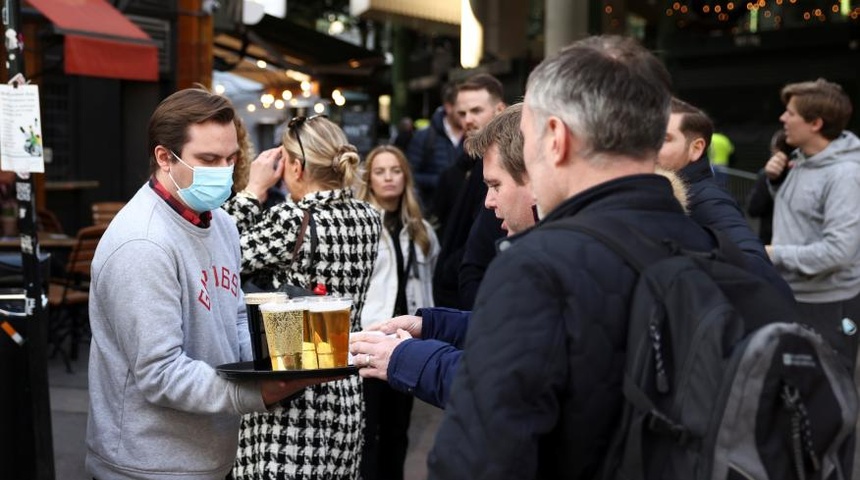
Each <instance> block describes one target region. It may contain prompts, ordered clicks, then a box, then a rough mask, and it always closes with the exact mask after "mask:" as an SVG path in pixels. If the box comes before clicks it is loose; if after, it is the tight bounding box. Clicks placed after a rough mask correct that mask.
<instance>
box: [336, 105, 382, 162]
mask: <svg viewBox="0 0 860 480" xmlns="http://www.w3.org/2000/svg"><path fill="white" fill-rule="evenodd" d="M341 128H343V132H344V133H345V134H346V138H347V139H349V143H351V144H353V145H355V148H357V149H358V154H359V155H361V158H362V159H363V158H364V156H365V155H367V152H369V151H370V150H371V149H372V148H373V147H374V146H375V145H376V111H375V110H368V111H364V112H343V114H342V117H341Z"/></svg>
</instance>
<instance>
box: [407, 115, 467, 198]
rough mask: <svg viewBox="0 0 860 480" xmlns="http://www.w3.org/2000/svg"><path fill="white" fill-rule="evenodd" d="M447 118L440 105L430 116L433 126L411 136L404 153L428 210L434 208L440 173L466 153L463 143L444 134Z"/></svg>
mask: <svg viewBox="0 0 860 480" xmlns="http://www.w3.org/2000/svg"><path fill="white" fill-rule="evenodd" d="M444 118H445V110H444V109H443V108H442V107H439V108H437V109H436V111H435V112H433V116H432V117H431V118H430V125H429V126H427V128H422V129H421V130H418V131H417V132H415V134H414V135H412V140H410V142H409V148H408V149H407V150H406V152H405V153H406V158H408V159H409V166H410V167H411V168H412V175H413V176H414V178H415V184H416V186H417V188H418V195H419V197H421V202H422V204H423V206H424V209H425V210H424V211H425V212H429V211H431V210H432V207H433V205H432V204H433V198H434V196H435V195H436V187H437V185H439V175H441V174H442V172H444V171H445V169H447V168H448V167H450V166H451V165H453V164H454V162H455V161H456V160H457V158H459V157H460V154H461V153H462V152H463V147H462V142H460V145H456V146H455V145H454V144H453V143H451V140H450V139H449V138H448V134H446V133H445V126H444V124H443V123H442V119H444Z"/></svg>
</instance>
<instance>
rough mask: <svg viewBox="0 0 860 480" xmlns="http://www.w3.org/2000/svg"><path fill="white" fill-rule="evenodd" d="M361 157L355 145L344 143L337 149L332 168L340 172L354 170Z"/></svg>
mask: <svg viewBox="0 0 860 480" xmlns="http://www.w3.org/2000/svg"><path fill="white" fill-rule="evenodd" d="M359 161H361V158H359V156H358V150H357V149H356V148H355V146H353V145H350V144H346V145H341V146H340V147H339V148H338V149H337V154H335V158H334V165H333V166H334V168H335V170H339V171H341V172H346V171H351V170H355V169H356V167H357V166H358V162H359Z"/></svg>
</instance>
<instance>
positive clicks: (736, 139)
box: [23, 0, 860, 232]
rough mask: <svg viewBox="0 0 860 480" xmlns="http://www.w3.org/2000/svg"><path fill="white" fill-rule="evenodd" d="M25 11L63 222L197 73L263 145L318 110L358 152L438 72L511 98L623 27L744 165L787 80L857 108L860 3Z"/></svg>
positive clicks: (278, 3) (119, 166) (363, 0)
mask: <svg viewBox="0 0 860 480" xmlns="http://www.w3.org/2000/svg"><path fill="white" fill-rule="evenodd" d="M23 23H24V32H23V33H24V40H25V47H26V66H27V77H28V78H29V79H31V80H32V81H33V82H34V83H37V84H39V85H40V92H41V100H42V108H43V117H42V118H43V136H44V142H45V145H46V147H47V148H46V151H47V152H48V158H49V160H50V163H49V164H48V165H47V166H46V173H45V175H44V176H43V178H40V179H39V180H38V182H37V184H38V191H39V199H38V201H39V204H40V205H46V206H47V207H48V208H50V209H52V210H55V211H56V213H58V215H59V216H60V217H61V218H62V219H63V220H64V222H65V223H67V230H69V231H72V232H73V231H75V230H76V228H78V227H80V226H83V225H85V224H86V223H87V221H88V219H89V215H90V214H89V205H90V204H91V203H92V202H94V201H100V200H124V199H127V198H129V197H130V196H131V195H132V193H133V192H134V191H135V190H136V189H137V188H138V187H139V185H140V184H141V183H142V182H143V180H144V179H145V178H146V176H147V172H148V170H147V162H146V152H147V150H148V147H147V144H146V143H147V140H146V127H147V125H146V124H147V120H148V117H149V114H150V112H151V111H152V109H153V108H154V107H155V105H156V104H157V103H158V102H159V101H160V100H161V99H162V98H164V97H165V96H166V95H168V94H169V93H171V92H173V91H175V90H177V89H179V88H184V87H189V86H192V85H194V84H202V85H204V86H206V87H208V88H212V89H214V90H215V91H217V92H219V93H222V94H224V95H227V96H228V97H230V98H231V99H232V100H233V101H234V103H235V104H236V106H237V108H238V109H239V110H240V111H241V112H242V113H241V114H242V116H243V118H244V119H245V121H246V123H247V124H248V127H249V131H250V132H251V136H252V140H253V142H254V144H255V145H256V147H257V148H258V149H260V150H261V149H264V148H268V147H270V146H272V145H274V144H276V143H278V137H279V135H280V128H281V125H282V124H283V122H284V120H285V119H288V118H290V117H291V116H293V115H297V114H313V113H324V114H327V115H329V116H330V117H332V118H333V119H335V120H336V121H338V122H340V123H341V124H342V126H343V127H344V129H345V131H346V132H347V134H348V135H349V136H350V138H351V140H352V141H353V142H354V143H355V144H356V145H357V146H358V147H359V149H360V150H361V151H362V152H366V151H367V150H369V149H370V148H372V147H373V146H374V145H375V144H377V143H383V142H388V141H389V137H390V136H391V134H392V131H393V129H392V128H391V126H392V125H396V124H397V122H398V121H399V120H400V118H401V117H403V116H409V117H411V118H413V119H422V118H425V119H426V118H429V116H430V115H431V114H432V112H433V110H434V109H435V108H436V107H437V106H438V105H439V104H440V103H441V98H440V90H441V87H442V86H443V85H444V84H445V83H446V82H448V81H457V80H460V79H463V78H465V77H466V76H468V75H469V74H471V73H473V72H477V71H483V72H488V73H491V74H493V75H496V76H497V77H498V78H500V79H501V80H502V81H503V83H504V85H505V89H506V97H507V100H508V101H511V102H513V101H517V100H518V99H520V98H521V96H522V93H523V88H524V85H525V80H526V78H527V76H528V72H529V71H530V70H531V68H532V67H533V66H534V65H536V64H537V63H538V62H539V61H540V60H541V59H542V58H543V57H544V55H545V54H546V53H547V52H553V51H556V50H557V49H558V48H561V47H562V46H564V45H565V44H567V43H569V42H571V41H573V40H576V39H578V38H581V37H583V36H586V35H589V34H594V33H615V34H623V35H630V36H633V37H636V38H638V39H640V40H641V41H642V42H643V43H644V44H645V45H647V46H648V47H650V48H652V49H654V50H655V51H656V52H657V53H658V55H660V56H661V57H662V58H663V59H664V60H665V62H666V64H667V65H668V66H669V69H670V71H671V72H672V74H673V77H674V81H675V88H676V92H677V94H678V95H679V96H680V97H682V98H683V99H685V100H687V101H689V102H691V103H694V104H696V105H698V106H701V107H702V108H704V109H705V110H706V111H707V112H708V113H709V114H710V115H711V116H712V117H713V118H714V120H715V122H716V124H717V127H718V129H719V130H720V131H721V132H723V133H725V134H726V135H728V137H729V138H731V140H732V141H733V143H734V145H735V153H734V157H733V159H732V164H731V166H732V167H734V168H739V169H743V170H750V171H754V170H756V169H757V168H759V167H760V166H761V165H763V163H764V161H765V159H766V158H767V143H768V139H769V138H770V135H771V134H772V132H773V131H774V130H775V129H777V128H779V122H778V117H779V114H780V112H781V111H782V108H783V107H782V104H781V102H780V100H779V94H778V93H779V90H780V88H781V87H782V86H783V85H784V84H786V83H789V82H795V81H801V80H809V79H814V78H817V77H826V78H828V79H829V80H831V81H835V82H839V83H840V84H842V85H843V87H844V88H845V89H846V90H847V92H848V93H849V95H850V96H851V97H852V99H854V102H855V104H856V105H860V75H858V68H857V65H858V64H860V0H757V1H738V0H678V1H660V0H434V1H432V2H427V1H424V0H304V1H293V0H110V1H108V0H75V1H74V2H72V1H71V0H25V2H24V4H23ZM857 117H858V116H856V115H855V118H854V119H853V123H852V127H853V128H854V129H855V130H856V129H857V126H858V124H860V123H858V122H860V120H858V118H857ZM417 123H418V125H420V124H421V122H417Z"/></svg>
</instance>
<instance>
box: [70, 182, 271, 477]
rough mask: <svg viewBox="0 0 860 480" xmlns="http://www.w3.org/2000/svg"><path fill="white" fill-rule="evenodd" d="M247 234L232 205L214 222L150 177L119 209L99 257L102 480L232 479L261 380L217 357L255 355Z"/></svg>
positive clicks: (96, 375)
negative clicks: (242, 246) (199, 217)
mask: <svg viewBox="0 0 860 480" xmlns="http://www.w3.org/2000/svg"><path fill="white" fill-rule="evenodd" d="M240 258H241V257H240V253H239V235H238V231H237V230H236V225H235V224H234V223H233V221H232V219H231V218H230V217H229V216H228V215H227V214H226V213H225V212H224V211H222V210H216V211H213V212H212V222H211V225H210V226H209V228H200V227H196V226H194V225H192V224H191V223H190V222H188V221H187V220H185V219H183V218H182V217H181V216H180V215H179V214H178V213H176V212H175V211H174V210H173V209H171V208H170V206H169V205H167V203H166V202H165V201H164V200H163V199H161V198H160V197H159V196H158V195H157V194H156V193H155V192H154V191H153V190H152V189H151V188H150V187H149V185H144V186H143V188H141V189H140V190H139V191H138V192H137V194H136V195H135V196H134V198H132V199H131V201H130V202H128V204H127V205H126V207H125V208H124V209H123V210H122V211H121V212H120V213H119V214H118V215H117V216H116V218H114V220H113V221H112V222H111V224H110V227H109V228H108V230H107V232H106V233H105V235H104V237H102V239H101V241H100V243H99V246H98V249H97V251H96V254H95V258H94V259H93V265H92V283H91V285H90V324H91V326H92V345H91V348H90V369H89V386H90V412H89V413H90V414H89V423H88V426H87V447H88V453H87V459H86V466H87V470H88V471H89V472H90V473H91V474H92V475H93V476H94V477H96V478H101V479H108V478H110V479H117V478H135V479H143V478H147V479H153V478H157V479H173V478H177V479H178V478H181V479H183V480H192V479H195V480H196V479H216V478H217V479H223V478H224V477H225V476H226V475H227V473H228V472H229V471H230V469H231V467H232V464H233V460H234V458H235V455H236V448H237V438H238V431H239V419H240V414H243V413H249V412H254V411H265V410H266V409H265V406H264V405H263V400H262V397H261V394H260V387H259V385H258V384H255V383H232V382H228V381H226V380H224V379H222V378H221V377H219V376H218V375H217V374H216V372H215V369H214V368H213V367H214V366H217V365H219V364H223V363H230V362H238V361H240V360H250V359H251V353H250V339H249V334H248V329H247V320H246V316H245V307H244V300H243V294H242V291H241V290H240V284H241V282H240V279H239V272H240V268H241V265H240Z"/></svg>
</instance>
